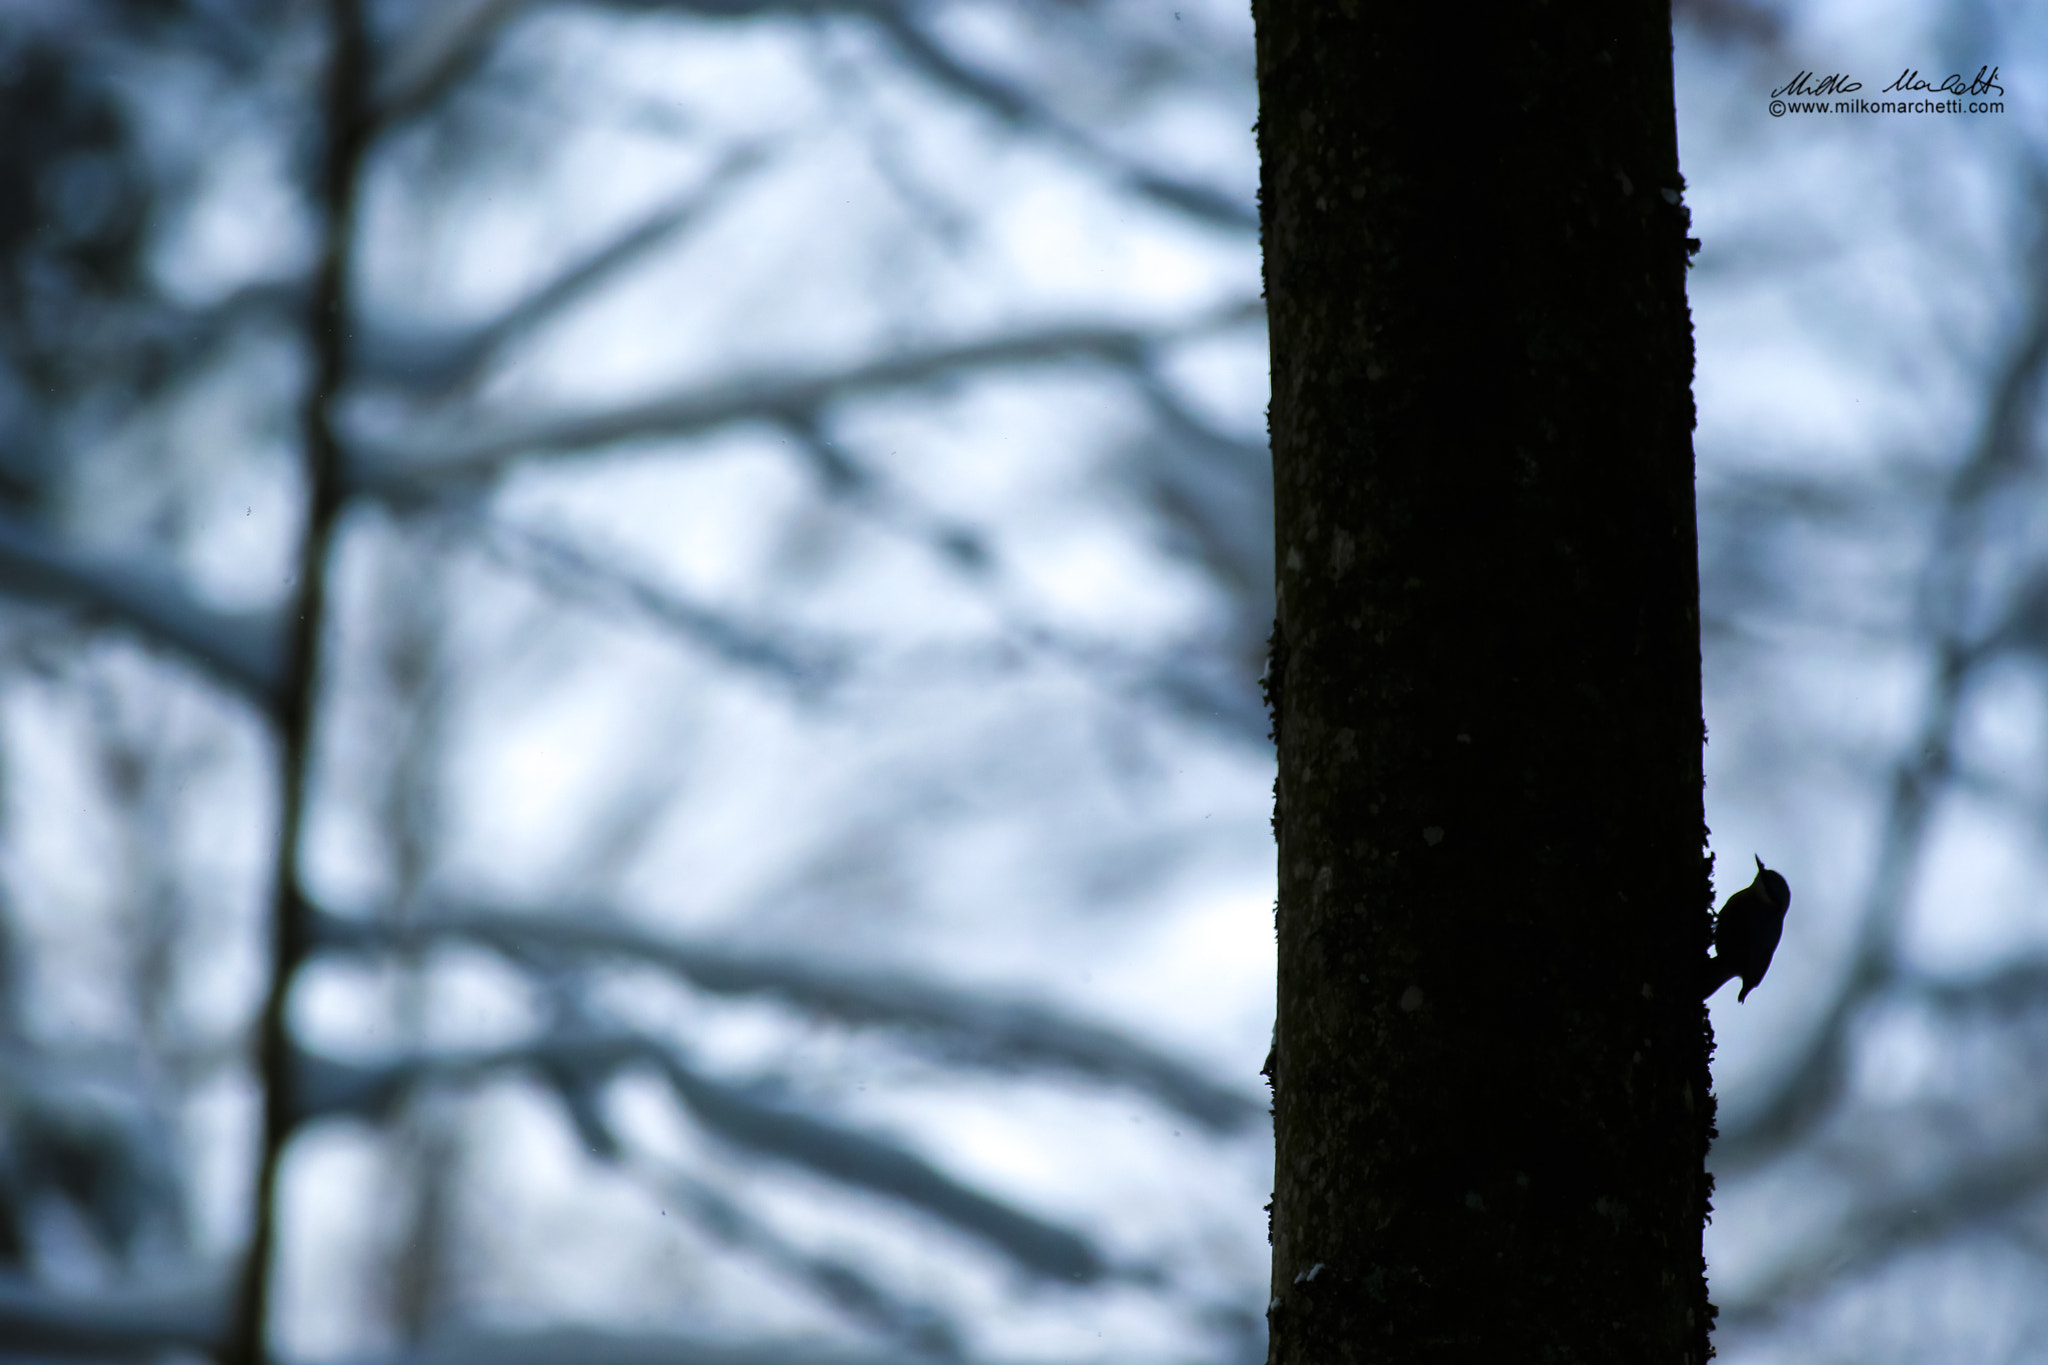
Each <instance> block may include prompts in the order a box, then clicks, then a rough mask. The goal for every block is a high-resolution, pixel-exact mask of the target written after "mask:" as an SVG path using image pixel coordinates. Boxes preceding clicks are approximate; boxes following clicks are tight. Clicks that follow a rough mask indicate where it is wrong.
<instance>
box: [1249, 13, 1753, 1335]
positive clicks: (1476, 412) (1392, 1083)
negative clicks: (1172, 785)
mask: <svg viewBox="0 0 2048 1365" xmlns="http://www.w3.org/2000/svg"><path fill="white" fill-rule="evenodd" d="M1253 9H1254V16H1255V19H1256V21H1257V27H1258V78H1259V95H1260V116H1259V150H1260V155H1261V159H1262V165H1263V170H1262V173H1261V214H1262V220H1263V227H1264V243H1265V261H1266V264H1265V270H1266V298H1267V307H1268V312H1269V319H1270V326H1271V335H1272V381H1273V401H1272V409H1271V414H1270V421H1271V435H1272V447H1273V474H1274V485H1275V498H1276V517H1277V522H1278V539H1277V555H1278V570H1279V577H1278V583H1279V619H1278V622H1277V624H1276V626H1275V633H1274V646H1273V659H1272V666H1271V672H1270V675H1269V679H1268V686H1269V690H1270V694H1271V699H1272V702H1273V705H1274V726H1275V739H1276V741H1277V743H1278V746H1279V780H1278V782H1277V784H1276V787H1275V815H1274V826H1275V831H1276V834H1277V836H1278V839H1279V850H1280V851H1279V860H1280V861H1279V886H1280V899H1279V908H1278V916H1279V938H1280V974H1279V1003H1278V1024H1277V1028H1276V1033H1275V1040H1274V1053H1273V1057H1272V1058H1271V1060H1270V1061H1269V1063H1268V1074H1269V1075H1270V1077H1271V1079H1272V1082H1273V1095H1274V1121H1275V1135H1276V1146H1277V1150H1276V1170H1275V1177H1274V1184H1275V1188H1274V1202H1273V1206H1272V1240H1273V1285H1272V1301H1271V1304H1270V1307H1269V1313H1268V1317H1269V1320H1270V1323H1271V1329H1272V1347H1271V1356H1270V1359H1271V1361H1272V1362H1274V1365H1297V1363H1298V1365H1332V1363H1333V1362H1338V1361H1424V1360H1427V1361H1447V1360H1461V1361H1462V1360H1472V1361H1488V1362H1501V1363H1502V1365H1510V1363H1512V1365H1539V1363H1540V1362H1552V1361H1560V1362H1561V1361H1585V1362H1596V1361H1616V1362H1620V1361H1627V1362H1630V1363H1631V1365H1636V1363H1637V1362H1658V1365H1681V1363H1683V1365H1697V1363H1698V1362H1703V1361H1704V1360H1705V1359H1706V1358H1707V1357H1708V1356H1709V1355H1710V1354H1711V1350H1710V1347H1709V1345H1708V1331H1709V1325H1710V1317H1711V1309H1710V1308H1709V1306H1708V1302H1707V1293H1706V1281H1705V1274H1704V1262H1703V1260H1702V1256H1701V1240H1700V1239H1701V1231H1702V1225H1703V1223H1704V1220H1705V1215H1706V1213H1707V1211H1708V1208H1709V1195H1710V1192H1711V1182H1710V1178H1709V1177H1708V1175H1707V1174H1706V1170H1705V1157H1706V1151H1707V1145H1708V1142H1709V1140H1710V1138H1711V1136H1712V1131H1713V1100H1712V1097H1711V1094H1710V1090H1709V1076H1708V1058H1709V1054H1710V1051H1711V1048H1712V1038H1711V1032H1710V1029H1709V1026H1708V1023H1707V1019H1706V1011H1705V1007H1704V1005H1703V1004H1702V1003H1701V1000H1700V996H1699V985H1700V981H1701V976H1702V963H1703V961H1704V959H1705V957H1706V953H1707V946H1708V942H1709V933H1710V930H1709V923H1710V921H1709V914H1710V910H1711V895H1712V892H1711V885H1710V876H1709V873H1710V859H1709V858H1708V857H1707V856H1706V855H1705V854H1704V852H1703V847H1702V844H1703V839H1704V835H1705V826H1704V821H1703V814H1702V806H1701V785H1702V776H1701V748H1702V744H1703V741H1704V731H1703V727H1702V723H1701V710H1700V655H1699V614H1698V604H1699V576H1698V562H1697V552H1696V542H1695V530H1694V519H1693V517H1694V511H1693V507H1694V505H1693V456H1692V426H1693V407H1692V398H1691V381H1692V330H1691V320H1690V314H1689V312H1688V310H1687V307H1686V297H1685V263H1686V259H1687V254H1686V253H1687V245H1688V239H1687V235H1686V234H1687V224H1688V216H1687V213H1686V211H1685V209H1684V207H1683V205H1682V203H1681V202H1680V192H1681V190H1682V188H1683V181H1682V180H1681V179H1680V176H1679V172H1678V150H1677V133H1676V126H1675V119H1674V114H1673V105H1672V81H1671V30H1670V21H1669V14H1668V12H1667V11H1666V10H1665V8H1664V7H1662V6H1651V5H1641V4H1632V5H1625V4H1619V3H1613V0H1600V2H1598V3H1586V2H1585V0H1580V2H1579V3H1574V4H1571V5H1553V6H1540V5H1531V6H1526V7H1522V8H1520V9H1515V10H1510V9H1509V8H1507V7H1502V8H1501V9H1500V10H1493V9H1483V10H1478V11H1471V10H1464V9H1458V10H1449V9H1446V8H1443V7H1436V6H1418V5H1396V4H1386V3H1380V4H1363V3H1345V2H1342V0H1338V2H1333V0H1256V3H1255V4H1254V7H1253Z"/></svg>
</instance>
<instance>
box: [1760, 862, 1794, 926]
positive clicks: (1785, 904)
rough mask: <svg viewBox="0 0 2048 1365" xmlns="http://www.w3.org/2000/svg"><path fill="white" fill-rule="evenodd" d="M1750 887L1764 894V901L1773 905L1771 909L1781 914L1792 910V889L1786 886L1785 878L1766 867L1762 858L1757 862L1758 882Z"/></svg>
mask: <svg viewBox="0 0 2048 1365" xmlns="http://www.w3.org/2000/svg"><path fill="white" fill-rule="evenodd" d="M1752 856H1754V855H1752ZM1750 885H1751V886H1753V887H1755V888H1756V889H1757V890H1758V891H1760V892H1762V893H1763V897H1764V899H1765V900H1767V901H1769V902H1770V903H1771V909H1773V910H1775V911H1777V912H1778V913H1779V914H1781V915H1782V914H1784V913H1785V911H1786V910H1788V909H1789V908H1791V905H1792V888H1791V887H1789V886H1787V885H1786V884H1785V879H1784V878H1783V877H1781V876H1779V875H1778V874H1777V873H1775V872H1773V871H1771V870H1770V869H1769V868H1768V867H1765V866H1764V860H1763V859H1762V858H1758V859H1757V860H1756V880H1755V881H1753V882H1751V883H1750Z"/></svg>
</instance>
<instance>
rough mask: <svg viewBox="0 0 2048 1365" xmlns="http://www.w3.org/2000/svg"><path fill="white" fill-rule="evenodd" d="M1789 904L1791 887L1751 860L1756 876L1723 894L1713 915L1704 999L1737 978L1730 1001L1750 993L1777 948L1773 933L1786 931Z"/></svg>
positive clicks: (1758, 861) (1737, 1002)
mask: <svg viewBox="0 0 2048 1365" xmlns="http://www.w3.org/2000/svg"><path fill="white" fill-rule="evenodd" d="M1791 905H1792V888H1791V887H1789V886H1787V885H1786V884H1785V879H1784V878H1783V877H1781V876H1779V875H1778V874H1777V873H1775V872H1773V871H1771V870H1770V869H1769V868H1767V867H1765V866H1764V860H1763V859H1762V858H1758V859H1757V860H1756V880H1755V881H1753V882H1751V883H1750V884H1749V885H1748V886H1745V887H1743V888H1742V889H1741V890H1740V891H1738V892H1736V893H1735V894H1734V895H1732V896H1730V897H1729V898H1728V903H1727V904H1726V905H1724V906H1722V907H1721V913H1720V914H1719V915H1718V916H1716V917H1715V919H1714V955H1713V956H1712V957H1711V958H1708V959H1707V989H1706V994H1705V995H1702V996H1701V997H1700V998H1701V999H1703V1000H1704V999H1705V998H1706V997H1707V996H1710V995H1712V994H1713V993H1714V992H1715V991H1718V990H1720V989H1721V987H1723V986H1725V985H1727V984H1728V982H1729V980H1730V979H1731V978H1733V977H1738V976H1739V977H1741V978H1742V989H1741V990H1740V991H1738V992H1737V993H1736V996H1735V1003H1736V1004H1738V1005H1739V1004H1741V1003H1742V1002H1743V1001H1745V1000H1747V999H1749V993H1750V992H1751V991H1753V990H1755V989H1756V987H1757V983H1758V982H1760V981H1762V980H1763V979H1764V973H1765V972H1767V971H1769V970H1770V967H1771V954H1773V953H1775V952H1777V951H1778V938H1779V936H1780V935H1782V934H1783V933H1784V932H1785V911H1786V910H1788V909H1789V908H1791Z"/></svg>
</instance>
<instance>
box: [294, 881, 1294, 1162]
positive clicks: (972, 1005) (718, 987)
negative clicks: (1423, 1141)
mask: <svg viewBox="0 0 2048 1365" xmlns="http://www.w3.org/2000/svg"><path fill="white" fill-rule="evenodd" d="M314 925H315V929H314V943H315V945H316V950H318V951H326V952H354V953H366V952H395V951H400V950H403V949H407V948H410V947H412V946H415V945H417V944H419V943H422V942H430V941H433V940H436V939H448V938H454V939H461V940H464V941H467V942H472V943H481V944H484V945H486V946H489V947H492V948H494V949H496V950H498V951H500V952H503V953H505V954H506V955H507V956H510V957H512V958H514V959H515V960H518V961H526V960H530V959H531V958H532V957H533V956H534V955H536V954H554V955H560V956H578V957H603V958H614V959H621V958H622V959H626V960H629V961H633V962H640V963H646V964H649V965H653V966H657V967H660V968H663V969H664V970H667V971H671V972H674V973H675V974H676V975H677V976H680V977H682V978H683V979H684V980H686V981H688V982H689V983H690V984H691V985H693V986H695V987H697V988H698V989H699V990H703V991H708V992H711V993H713V994H717V995H737V996H745V995H765V996H771V997H773V998H776V999H779V1000H783V1001H786V1002H787V1003H789V1004H790V1005H793V1006H794V1007H796V1008H797V1009H799V1010H802V1011H804V1012H805V1013H807V1014H812V1015H816V1016H819V1017H823V1018H828V1019H833V1020H836V1021H838V1022H840V1023H844V1024H851V1025H873V1026H879V1027H885V1028H893V1029H899V1030H903V1031H904V1032H905V1034H906V1035H907V1036H908V1038H909V1039H910V1040H911V1041H913V1042H923V1043H925V1044H926V1045H927V1046H930V1047H932V1048H933V1049H934V1050H935V1051H937V1052H939V1053H940V1054H942V1055H944V1056H946V1057H949V1058H954V1059H958V1060H963V1061H966V1062H968V1063H970V1064H974V1065H980V1066H984V1067H989V1068H992V1069H1000V1070H1017V1069H1029V1070H1048V1071H1063V1072H1067V1073H1070V1074H1075V1075H1081V1076H1086V1077H1089V1078H1091V1079H1094V1080H1097V1081H1102V1082H1107V1083H1110V1084H1115V1085H1122V1086H1127V1087H1129V1088H1131V1089H1134V1090H1139V1091H1141V1092H1143V1093H1145V1094H1148V1095H1150V1096H1152V1097H1153V1098H1154V1099H1156V1100H1158V1101H1159V1102H1160V1103H1162V1104H1165V1105H1168V1106H1169V1107H1171V1108H1173V1109H1175V1110H1177V1111H1179V1112H1180V1113H1182V1114H1184V1115H1186V1116H1187V1117H1188V1118H1190V1119H1192V1120H1193V1121H1195V1122H1197V1123H1200V1124H1202V1125H1203V1126H1205V1127H1207V1128H1209V1129H1211V1130H1212V1131H1216V1132H1233V1131H1237V1130H1240V1129H1242V1128H1244V1127H1245V1126H1247V1125H1248V1124H1250V1123H1251V1122H1252V1120H1253V1119H1254V1118H1256V1117H1257V1115H1258V1113H1259V1110H1260V1108H1261V1106H1260V1105H1259V1104H1258V1103H1257V1101H1255V1100H1254V1099H1252V1098H1251V1097H1249V1096H1245V1095H1241V1094H1239V1093H1238V1092H1237V1091H1235V1090H1231V1089H1227V1088H1225V1087H1223V1086H1220V1085H1217V1084H1216V1083H1214V1082H1213V1081H1210V1080H1208V1079H1207V1078H1205V1077H1203V1076H1202V1075H1201V1074H1199V1073H1198V1072H1196V1071H1195V1070H1194V1069H1193V1068H1191V1067H1188V1066H1186V1065H1184V1064H1182V1063H1180V1062H1177V1061H1174V1060H1173V1059H1171V1058H1169V1057H1166V1056H1164V1055H1162V1054H1160V1053H1158V1052H1155V1051H1153V1050H1152V1049H1150V1048H1147V1047H1145V1046H1143V1045H1142V1044H1139V1043H1136V1042H1133V1041H1132V1040H1130V1039H1129V1038H1127V1037H1125V1036H1124V1035H1123V1034H1121V1033H1118V1032H1116V1031H1114V1030H1111V1029H1106V1028H1101V1027H1099V1026H1096V1025H1092V1024H1085V1023H1081V1022H1078V1021H1076V1020H1072V1019H1068V1018H1066V1017H1064V1016H1062V1015H1060V1014H1059V1013H1057V1012H1055V1011H1053V1010H1051V1009H1049V1008H1047V1007H1046V1006H1043V1005H1039V1004H1035V1003H1031V1002H1027V1001H1018V1000H1008V1001H1006V1000H1000V999H995V998H991V997H990V996H989V995H987V994H985V993H981V992H976V993H973V994H968V993H966V992H956V991H951V990H947V989H945V988H944V987H940V986H936V985H933V984H931V983H929V982H925V981H922V980H918V979H915V978H909V977H904V976H898V975H890V974H885V973H879V972H874V973H869V972H858V971H852V970H848V969H846V968H842V967H836V966H825V965H822V964H819V963H812V962H804V961H801V960H799V959H796V958H792V957H790V956H787V955H785V954H769V953H758V952H747V951H745V950H741V949H735V948H730V947H725V946H721V945H716V944H705V943H696V944H691V943H683V942H679V941H677V940H674V939H669V938H659V937H656V936H654V935H652V934H648V933H645V932H643V931H640V930H637V929H634V928H632V927H630V926H628V925H625V924H622V923H620V922H619V921H618V920H617V919H616V918H614V917H610V916H603V915H597V914H589V915H583V916H578V917H576V918H574V919H571V918H568V917H565V916H535V915H515V914H508V913H505V912H503V911H498V910H481V911H480V910H474V909H469V910H465V909H459V908H449V907H444V908H442V909H440V910H435V911H424V912H422V913H421V914H420V915H418V916H417V917H415V918H414V919H413V920H412V921H410V922H409V923H407V924H405V925H403V926H400V925H397V924H394V923H391V922H389V921H386V920H384V919H356V918H343V917H341V916H338V915H332V914H326V913H319V914H316V915H315V917H314Z"/></svg>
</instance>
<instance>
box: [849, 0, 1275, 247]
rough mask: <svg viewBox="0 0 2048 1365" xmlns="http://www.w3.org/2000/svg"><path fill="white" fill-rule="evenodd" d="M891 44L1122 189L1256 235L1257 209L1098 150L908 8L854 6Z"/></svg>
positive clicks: (880, 0)
mask: <svg viewBox="0 0 2048 1365" xmlns="http://www.w3.org/2000/svg"><path fill="white" fill-rule="evenodd" d="M858 8H859V9H860V11H861V12H862V13H865V14H866V15H867V16H868V17H869V18H871V19H872V20H874V22H875V24H876V26H877V27H879V28H880V29H881V30H882V32H884V33H885V34H887V35H888V36H889V38H890V39H891V40H892V41H893V42H894V43H895V44H896V47H897V50H898V51H900V52H902V53H903V55H904V56H905V57H906V58H908V59H909V60H910V62H911V63H912V64H913V65H915V66H916V67H918V68H919V69H920V70H922V71H923V72H924V73H925V74H926V75H927V76H930V77H931V78H932V79H933V80H934V81H936V82H938V83H939V84H940V85H942V86H944V87H945V88H946V89H949V90H951V91H953V92H954V93H955V94H959V95H965V96H967V97H968V98H969V99H971V100H973V101H974V102H975V103H977V104H979V105H981V106H982V107H983V108H985V109H989V110H991V111H993V112H994V113H995V114H996V115H998V116H999V117H1000V118H1002V119H1003V121H1004V122H1006V123H1009V124H1011V125H1012V126H1015V127H1021V128H1029V129H1032V130H1035V131H1038V132H1042V133H1045V134H1047V135H1048V136H1051V137H1052V138H1054V139H1055V140H1057V141H1058V142H1060V143H1062V144H1064V145H1065V146H1067V147H1069V148H1070V149H1072V150H1074V151H1076V152H1079V153H1080V154H1081V155H1083V156H1085V157H1086V158H1087V159H1089V160H1090V161H1093V162H1095V163H1096V164H1097V165H1100V166H1103V167H1105V168H1107V169H1109V170H1110V171H1112V172H1113V173H1114V174H1115V175H1116V176H1117V178H1118V179H1119V180H1120V181H1121V182H1122V183H1123V185H1124V186H1125V188H1127V189H1130V190H1132V191H1135V192H1136V193H1138V194H1141V195H1143V196H1145V197H1146V198H1148V199H1153V200H1156V201H1158V202H1159V203H1161V204H1164V205H1166V206H1167V207H1169V208H1172V209H1176V210H1178V211H1180V212H1182V213H1185V214H1187V215H1188V216H1189V217H1191V218H1195V219H1198V220H1199V221H1202V222H1205V223H1210V224H1214V225H1216V226H1219V227H1227V228H1233V229H1237V230H1239V231H1244V232H1256V231H1258V227H1259V215H1258V211H1257V209H1256V208H1255V207H1254V206H1253V205H1252V204H1250V203H1249V202H1245V201H1242V200H1239V199H1237V198H1235V197H1233V196H1231V195H1227V194H1224V193H1223V192H1221V191H1220V190H1217V189H1215V188H1213V187H1211V186H1208V185H1202V184H1198V183H1196V182H1194V181H1190V180H1183V179H1181V178H1179V177H1177V176H1170V175H1167V174H1165V173H1163V172H1160V171H1156V170H1153V169H1151V168H1150V167H1146V166H1142V165H1140V164H1138V163H1136V162H1134V161H1132V160H1131V159H1130V158H1128V157H1125V156H1123V155H1122V154H1120V153H1118V152H1115V151H1112V150H1111V149H1110V148H1108V147H1105V146H1103V145H1102V144H1101V143H1100V142H1098V141H1097V140H1096V139H1094V138H1092V137H1090V136H1088V135H1087V134H1086V133H1084V132H1082V131H1081V130H1080V129H1078V128H1076V127H1074V126H1072V125H1071V124H1069V123H1067V122H1066V121H1065V120H1063V119H1060V118H1058V117H1056V116H1055V115H1054V114H1053V112H1052V111H1051V110H1050V109H1047V108H1046V107H1045V106H1044V105H1042V104H1040V103H1039V102H1038V101H1037V100H1035V99H1033V98H1032V97H1031V96H1030V95H1028V94H1026V93H1025V92H1024V91H1022V90H1019V89H1017V88H1016V87H1015V86H1013V85H1010V84H1009V83H1007V82H1005V81H1002V80H999V79H997V78H996V77H994V76H991V75H989V74H988V73H987V72H985V71H976V70H975V69H973V68H972V67H970V66H968V65H967V64H966V63H965V62H963V61H961V60H960V59H959V58H957V57H955V56H954V55H953V54H952V53H950V52H948V51H946V49H945V48H944V46H942V45H941V44H940V43H939V41H938V40H937V39H936V38H934V37H933V36H932V35H931V34H930V33H929V32H927V31H926V30H925V28H924V26H923V25H921V24H919V23H918V22H917V21H916V20H915V19H913V18H912V17H911V14H910V12H909V10H910V7H909V6H907V5H905V4H902V3H898V2H897V0H866V3H864V4H861V5H859V6H858Z"/></svg>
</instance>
